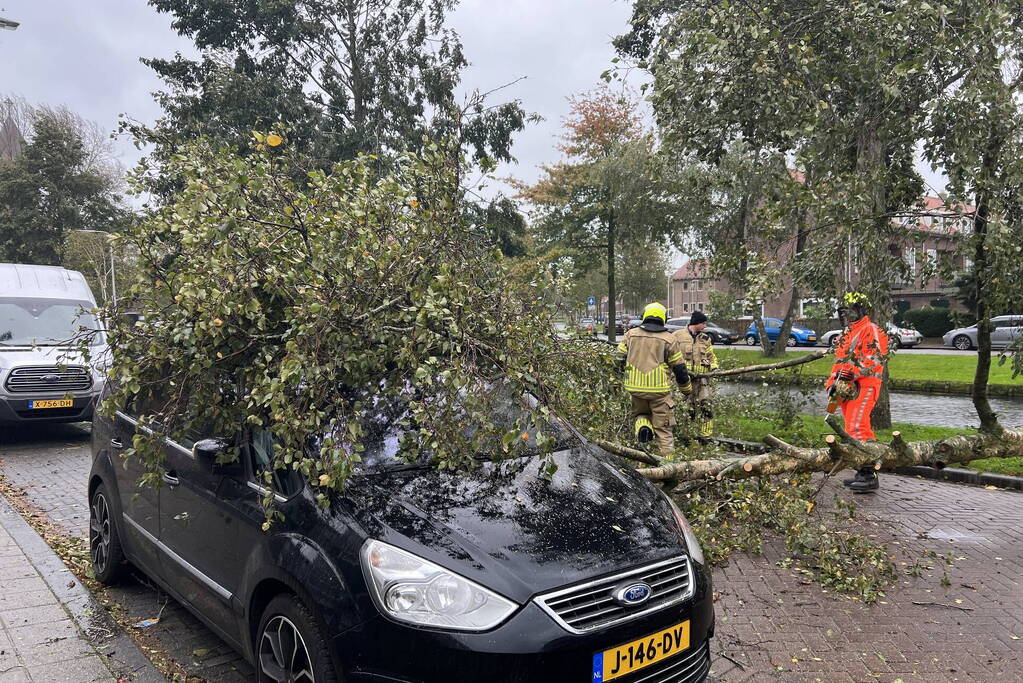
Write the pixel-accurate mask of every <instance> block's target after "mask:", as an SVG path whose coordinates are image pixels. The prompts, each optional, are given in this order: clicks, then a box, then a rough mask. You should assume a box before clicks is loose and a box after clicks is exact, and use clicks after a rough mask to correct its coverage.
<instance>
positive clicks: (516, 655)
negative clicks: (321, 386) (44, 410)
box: [88, 388, 714, 683]
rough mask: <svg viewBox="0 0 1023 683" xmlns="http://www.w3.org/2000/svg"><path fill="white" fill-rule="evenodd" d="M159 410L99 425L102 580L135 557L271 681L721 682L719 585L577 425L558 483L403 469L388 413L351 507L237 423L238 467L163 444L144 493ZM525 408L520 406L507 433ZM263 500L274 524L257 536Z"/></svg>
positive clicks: (694, 548) (497, 467) (627, 473)
mask: <svg viewBox="0 0 1023 683" xmlns="http://www.w3.org/2000/svg"><path fill="white" fill-rule="evenodd" d="M155 390H156V391H159V388H155ZM161 400H162V399H160V398H152V397H146V396H141V395H140V396H138V397H136V398H135V399H134V400H133V401H131V402H130V404H129V405H126V406H118V408H120V410H118V411H117V412H116V414H115V416H114V417H113V418H112V419H108V418H106V417H102V418H100V417H97V419H96V423H95V426H94V430H93V433H92V450H93V465H92V471H91V473H90V475H89V484H88V500H89V516H90V526H89V528H90V537H89V544H90V553H91V559H92V566H93V569H94V571H95V576H96V578H97V580H99V581H100V582H102V583H112V582H114V581H116V580H117V579H118V578H119V577H120V576H122V575H124V574H125V573H126V569H128V566H127V564H126V563H131V564H132V565H134V566H135V567H136V568H138V569H139V570H141V571H142V572H144V573H145V574H147V575H148V576H149V577H151V578H152V579H153V580H154V581H155V582H156V583H157V584H158V585H159V586H161V587H162V588H163V589H164V590H165V591H167V593H168V594H170V595H171V596H173V597H174V598H175V599H176V600H178V601H179V602H181V603H182V604H183V605H184V606H185V607H187V608H188V609H189V610H191V611H192V612H193V613H195V615H196V616H197V617H198V618H199V619H200V620H201V621H203V622H204V623H206V624H207V625H208V626H209V627H210V628H211V629H213V630H214V631H215V632H216V633H217V634H219V635H220V636H221V637H222V638H224V639H225V640H226V641H227V642H228V643H230V644H231V645H232V646H233V647H235V648H236V649H238V650H239V651H240V652H241V653H242V655H243V656H244V657H245V658H246V659H247V660H248V661H250V662H251V663H252V664H253V666H254V667H255V668H256V679H257V680H259V681H269V680H273V681H295V682H296V683H297V682H299V681H301V682H303V683H305V682H312V681H318V682H319V681H365V682H369V681H381V682H382V681H395V682H399V681H408V682H411V681H419V682H432V681H436V682H438V683H439V682H444V683H477V682H479V681H488V682H491V681H492V682H494V683H512V682H517V681H572V680H590V681H597V680H600V681H607V680H612V679H620V680H621V681H623V682H625V683H629V682H633V683H636V682H639V681H650V682H653V681H669V680H670V681H675V682H679V683H696V682H697V681H702V680H704V678H705V676H706V674H707V672H708V670H709V669H710V663H711V659H710V638H711V637H712V635H713V633H714V606H713V598H712V590H711V574H710V570H709V569H708V568H707V566H706V562H705V561H704V557H703V555H702V553H701V550H700V546H699V544H698V543H697V541H696V539H695V537H694V536H693V534H692V531H691V529H690V527H689V525H688V523H687V521H686V519H685V517H684V516H683V515H682V513H681V512H680V511H679V509H678V507H677V506H676V505H675V503H674V502H673V501H672V500H671V499H670V498H669V497H668V496H667V495H665V494H664V493H662V492H661V491H660V490H659V489H658V488H657V487H655V486H654V485H653V484H651V482H650V481H649V480H647V479H646V478H645V477H643V476H642V475H640V474H639V473H637V472H636V471H635V470H634V469H632V468H628V467H625V468H623V467H622V466H621V464H620V462H619V461H618V459H617V457H616V456H612V455H609V454H607V453H605V452H604V451H601V450H600V449H598V448H596V447H594V446H592V445H591V444H589V443H588V442H585V441H582V440H581V439H580V438H579V437H577V436H576V434H577V432H574V430H573V431H571V432H570V431H569V430H568V429H565V428H562V429H560V430H559V429H554V430H552V433H551V434H550V436H551V437H552V438H554V439H555V442H554V448H555V450H554V452H553V453H552V454H551V455H550V458H552V459H553V462H554V463H555V464H556V465H557V469H556V471H555V473H554V474H553V475H550V474H548V473H547V462H548V461H547V459H546V458H545V457H543V456H541V453H540V451H539V450H537V451H536V452H534V453H530V452H529V451H526V452H525V453H524V454H520V455H519V456H517V457H508V456H506V455H505V456H502V457H500V458H495V459H494V461H491V460H490V459H488V458H486V457H481V458H480V461H479V465H478V466H477V467H476V468H474V469H473V470H472V471H470V472H447V471H442V470H438V469H436V468H435V467H433V466H431V465H430V464H429V463H428V462H427V461H426V460H423V461H419V462H416V463H409V462H408V461H407V460H405V459H403V458H401V457H399V453H398V443H399V440H400V438H401V436H402V433H403V432H402V429H403V427H402V426H401V425H408V424H410V423H411V417H409V416H408V415H407V412H408V411H407V408H404V409H403V407H402V406H401V405H391V406H383V405H381V406H379V407H380V413H379V415H376V416H373V417H371V418H367V423H368V424H367V426H366V429H364V431H363V433H364V434H365V435H366V436H365V438H364V443H363V445H364V447H365V450H363V452H362V459H361V462H360V463H358V464H357V465H356V470H355V472H354V474H353V475H352V477H351V479H350V480H349V481H348V483H347V486H346V487H345V489H344V492H343V493H342V492H338V491H331V490H323V489H315V490H314V489H313V488H311V487H310V486H309V485H308V483H307V482H306V480H305V479H304V478H303V477H302V476H301V475H299V474H298V473H297V472H295V471H292V470H288V469H272V467H271V464H270V463H271V462H272V454H273V449H274V448H275V442H274V439H273V437H272V436H271V435H270V433H269V432H268V431H266V430H262V429H256V428H252V427H248V426H245V425H238V430H237V434H235V435H233V436H232V437H231V438H230V439H229V442H230V443H231V444H232V445H234V446H236V447H237V448H238V449H239V450H238V453H239V457H240V459H239V460H238V461H236V462H230V463H221V462H218V455H219V454H220V453H221V452H222V451H223V449H224V448H225V447H226V444H225V442H224V441H222V440H221V439H219V438H208V437H213V436H214V435H213V434H203V433H197V434H177V435H175V434H168V435H166V436H165V437H163V438H162V441H161V444H160V446H161V448H162V450H163V455H164V457H165V458H166V460H165V461H164V467H165V468H166V469H165V472H164V474H163V484H162V485H161V486H159V487H155V486H151V485H149V486H143V487H140V486H139V478H140V477H141V476H142V475H143V474H144V473H145V467H144V465H143V464H142V463H141V461H140V460H138V459H137V458H135V457H127V458H125V457H123V450H124V449H125V448H129V447H131V444H132V440H133V438H134V437H135V436H136V434H139V433H143V432H145V431H146V430H148V428H147V427H145V426H144V425H140V424H139V417H140V415H141V414H143V411H145V410H146V408H145V407H144V406H146V405H162V403H161ZM375 405H376V404H375ZM528 410H529V408H528V407H527V406H524V405H519V403H518V402H514V403H513V402H511V401H509V407H508V414H507V416H505V417H506V418H507V419H506V420H504V421H505V422H506V423H507V424H509V425H512V424H514V425H519V424H520V423H519V422H518V421H517V420H519V419H520V418H521V417H523V412H522V411H527V413H528ZM502 415H503V413H502ZM385 416H386V417H385ZM399 417H400V418H401V419H398V418H399ZM405 428H406V429H407V428H408V427H405ZM414 428H417V427H414ZM149 433H152V432H149ZM218 436H220V435H218ZM329 437H330V435H329V434H324V435H318V436H315V435H314V436H310V437H309V449H310V453H319V449H320V447H321V446H322V444H323V441H324V439H325V438H329ZM500 451H501V448H500V444H497V447H496V448H495V452H500ZM480 455H481V456H484V455H485V454H482V453H481V454H480ZM270 481H274V482H275V483H274V484H273V486H274V490H273V491H272V492H271V491H269V490H268V488H267V487H268V482H270ZM576 482H578V484H577V483H576ZM271 494H273V497H274V499H275V500H276V503H275V511H276V512H277V513H278V514H279V515H280V517H279V518H277V519H275V520H274V522H273V525H272V526H271V527H270V529H269V530H268V531H263V530H262V529H261V526H262V524H263V522H264V519H265V515H266V511H265V508H264V506H263V501H264V499H265V498H266V497H267V496H268V495H271ZM320 495H327V496H328V497H329V501H330V505H329V507H327V506H324V505H321V504H320V503H319V502H317V496H320ZM609 530H611V531H609ZM612 531H613V532H614V533H612Z"/></svg>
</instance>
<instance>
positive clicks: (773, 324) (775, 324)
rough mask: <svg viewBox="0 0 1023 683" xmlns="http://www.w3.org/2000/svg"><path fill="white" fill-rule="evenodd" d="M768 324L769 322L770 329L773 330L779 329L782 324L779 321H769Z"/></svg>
mask: <svg viewBox="0 0 1023 683" xmlns="http://www.w3.org/2000/svg"><path fill="white" fill-rule="evenodd" d="M766 322H767V326H768V327H769V328H771V329H772V330H773V329H775V328H777V327H781V323H779V322H778V321H777V320H768V321H766Z"/></svg>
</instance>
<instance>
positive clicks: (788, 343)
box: [785, 335, 799, 346]
mask: <svg viewBox="0 0 1023 683" xmlns="http://www.w3.org/2000/svg"><path fill="white" fill-rule="evenodd" d="M798 345H799V340H798V339H796V338H795V337H793V336H792V335H789V338H788V340H786V342H785V346H798Z"/></svg>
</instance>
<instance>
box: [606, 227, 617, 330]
mask: <svg viewBox="0 0 1023 683" xmlns="http://www.w3.org/2000/svg"><path fill="white" fill-rule="evenodd" d="M616 232H617V225H616V223H615V214H614V211H609V212H608V214H607V340H608V341H609V342H611V343H612V344H613V343H614V342H615V340H616V335H615V299H616V298H617V294H618V293H617V292H616V291H615V238H616V237H617V235H616Z"/></svg>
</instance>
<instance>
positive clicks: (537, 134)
mask: <svg viewBox="0 0 1023 683" xmlns="http://www.w3.org/2000/svg"><path fill="white" fill-rule="evenodd" d="M629 11H630V4H629V3H627V2H624V1H620V0H462V3H461V5H460V6H459V7H458V9H457V11H456V12H455V13H454V14H453V15H452V16H451V17H450V21H449V23H450V25H451V26H452V27H453V28H455V30H457V31H458V33H459V34H460V35H461V37H462V41H463V43H464V46H465V53H466V55H467V57H468V58H469V60H470V61H471V62H472V66H471V67H470V68H469V69H468V70H467V71H466V72H465V74H464V78H463V85H464V87H465V89H467V90H471V89H474V88H478V89H480V90H482V91H487V90H491V89H493V88H496V87H498V86H501V85H504V84H506V83H510V82H512V81H515V80H516V79H519V78H523V77H524V80H522V81H520V82H519V83H517V84H515V85H514V86H512V87H509V88H507V89H505V90H502V91H501V92H500V93H498V94H496V95H495V96H494V97H495V101H498V100H499V99H505V100H507V99H519V100H522V103H523V105H524V107H525V108H526V110H527V111H529V112H536V113H538V114H540V115H541V116H543V117H544V119H545V120H544V121H543V122H542V123H540V124H534V125H532V126H531V127H530V128H529V129H528V130H527V131H525V132H523V133H522V134H520V135H519V136H518V138H517V140H516V144H515V148H514V150H513V153H514V155H515V157H516V158H517V159H518V161H519V163H518V164H515V165H512V166H509V167H505V168H502V169H500V171H499V175H502V176H503V175H515V176H517V177H521V178H525V179H533V178H535V177H536V170H535V169H536V166H537V165H538V164H540V163H544V162H549V161H554V160H555V159H557V157H558V154H557V152H556V151H555V149H554V143H555V136H556V134H557V132H558V128H559V126H560V123H561V119H562V117H563V116H564V115H565V114H566V113H567V104H566V101H565V98H566V96H568V95H570V94H573V93H578V92H582V91H584V90H588V89H590V88H592V87H594V86H595V85H597V84H598V83H599V82H600V74H601V72H602V71H604V70H605V69H607V68H608V67H609V66H610V64H611V58H612V57H613V50H612V48H611V46H610V39H611V38H612V37H613V36H614V35H617V34H618V33H620V32H622V30H623V29H624V27H625V25H626V20H627V18H628V16H629ZM0 16H3V17H6V18H8V19H12V20H15V21H19V22H21V26H20V27H19V28H18V29H17V30H16V31H13V32H10V31H0V64H2V65H3V67H2V70H0V74H2V78H0V94H17V95H22V96H24V97H25V98H26V99H28V100H29V102H32V103H46V104H51V105H59V104H66V105H67V106H69V107H70V108H71V109H73V110H74V111H76V112H78V113H79V114H81V115H82V116H84V117H86V118H89V119H92V120H94V121H96V122H97V123H99V124H100V125H102V126H103V127H105V128H109V129H110V130H111V131H112V130H114V129H115V128H116V127H117V119H118V115H120V114H122V113H124V114H127V115H129V116H131V117H132V118H136V119H139V120H142V121H147V122H148V121H152V120H153V119H155V118H156V117H157V116H158V115H159V113H160V109H159V107H157V105H156V103H155V102H154V101H153V98H152V96H151V95H150V93H151V92H152V91H154V90H157V89H160V87H161V83H160V81H159V80H158V79H157V78H156V77H155V75H154V74H153V72H152V71H151V70H150V69H149V68H147V67H146V66H144V65H142V64H141V63H140V62H139V57H142V56H170V55H173V53H174V52H175V51H176V50H180V51H183V52H186V53H190V52H193V50H192V49H191V43H190V42H189V41H187V40H185V39H182V38H180V37H179V36H178V35H177V34H176V33H175V32H174V31H173V30H172V29H171V27H170V23H171V21H170V18H169V17H168V16H167V15H165V14H159V13H157V12H156V10H154V9H153V8H151V7H149V6H148V5H147V4H146V2H145V1H144V0H0ZM119 148H120V149H121V151H122V158H123V161H124V162H125V163H126V164H129V165H130V164H131V163H133V162H134V161H135V160H136V159H137V157H138V153H137V152H136V151H135V150H134V147H133V146H132V145H131V143H130V141H128V140H123V141H121V142H120V143H119Z"/></svg>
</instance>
